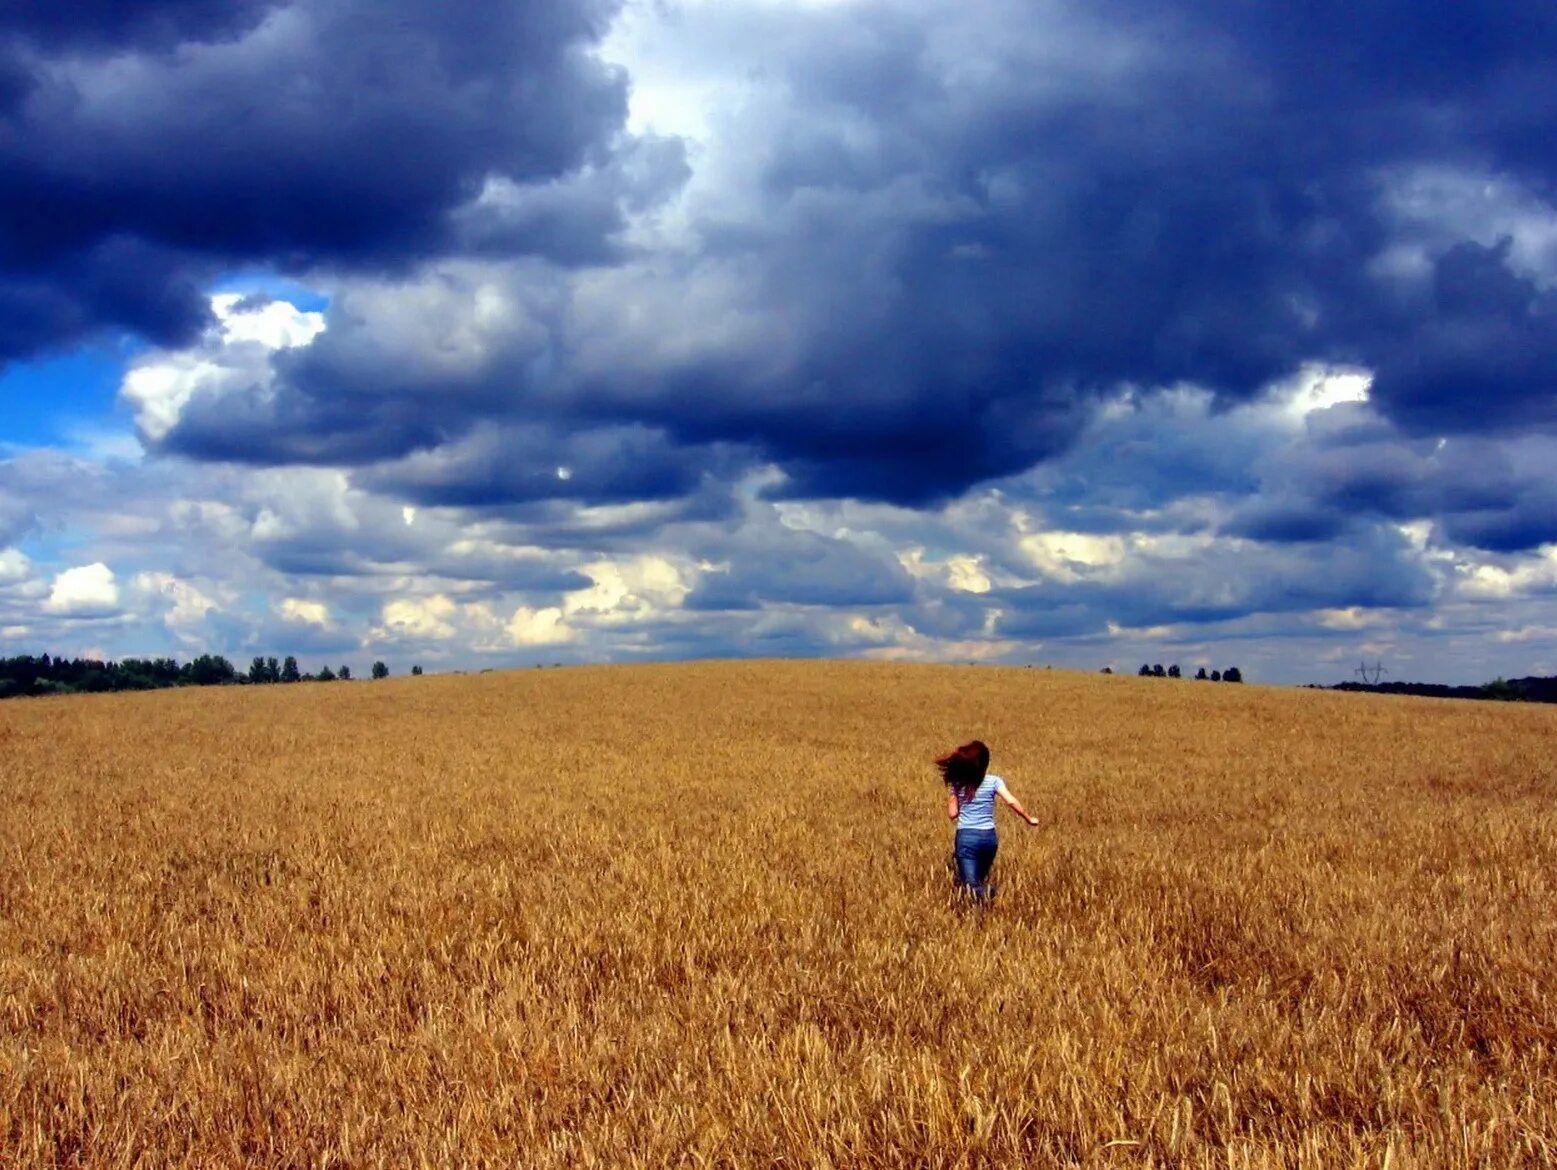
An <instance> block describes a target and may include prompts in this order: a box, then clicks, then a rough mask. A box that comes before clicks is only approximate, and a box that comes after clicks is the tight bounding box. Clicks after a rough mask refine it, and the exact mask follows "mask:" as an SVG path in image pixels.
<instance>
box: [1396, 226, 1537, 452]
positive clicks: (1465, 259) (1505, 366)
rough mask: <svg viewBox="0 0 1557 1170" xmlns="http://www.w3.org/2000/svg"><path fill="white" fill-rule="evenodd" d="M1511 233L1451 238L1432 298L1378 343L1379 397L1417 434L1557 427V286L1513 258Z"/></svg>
mask: <svg viewBox="0 0 1557 1170" xmlns="http://www.w3.org/2000/svg"><path fill="white" fill-rule="evenodd" d="M1511 248H1512V240H1510V239H1507V238H1505V239H1504V240H1503V241H1502V242H1501V243H1499V244H1497V245H1496V246H1494V247H1483V246H1481V245H1479V244H1475V243H1462V244H1457V245H1456V246H1454V247H1453V248H1451V249H1450V250H1449V251H1447V252H1446V253H1444V254H1443V255H1442V256H1440V257H1439V258H1438V259H1437V261H1436V263H1435V264H1434V267H1433V281H1432V289H1431V297H1430V298H1426V297H1424V298H1423V303H1422V304H1421V305H1420V306H1419V308H1418V312H1417V314H1416V316H1415V317H1414V318H1413V319H1411V320H1409V321H1407V322H1404V323H1402V325H1401V327H1400V328H1398V329H1397V330H1396V331H1395V333H1394V334H1393V335H1392V336H1390V337H1389V338H1387V339H1384V340H1382V341H1381V342H1380V343H1379V346H1378V351H1377V371H1378V376H1377V380H1376V382H1375V386H1374V393H1375V397H1376V399H1377V401H1378V403H1379V406H1380V407H1381V409H1383V410H1384V411H1385V412H1386V413H1387V414H1388V415H1389V416H1390V417H1391V418H1393V419H1395V420H1396V421H1397V422H1399V423H1400V424H1401V425H1402V426H1404V427H1406V428H1408V429H1410V430H1412V431H1414V432H1416V433H1418V434H1423V433H1426V434H1444V433H1448V434H1463V433H1466V432H1488V433H1497V432H1504V433H1507V432H1518V431H1522V430H1529V429H1542V430H1548V431H1550V430H1552V429H1553V428H1554V427H1557V293H1553V292H1552V291H1551V290H1549V289H1543V288H1542V287H1540V286H1538V285H1537V284H1536V283H1535V281H1533V280H1531V279H1530V278H1529V277H1527V276H1522V275H1520V274H1518V273H1516V272H1515V271H1514V270H1513V268H1512V267H1511V264H1510V259H1509V254H1510V250H1511Z"/></svg>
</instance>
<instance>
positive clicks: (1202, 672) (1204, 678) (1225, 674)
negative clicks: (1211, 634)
mask: <svg viewBox="0 0 1557 1170" xmlns="http://www.w3.org/2000/svg"><path fill="white" fill-rule="evenodd" d="M1103 673H1104V674H1113V673H1114V670H1113V667H1111V666H1105V667H1104V668H1103ZM1135 673H1136V674H1138V675H1140V676H1141V677H1142V678H1183V677H1184V675H1183V672H1182V671H1180V670H1179V664H1178V663H1177V662H1175V663H1174V664H1173V665H1172V666H1170V667H1168V668H1167V669H1166V670H1164V669H1163V668H1162V663H1160V662H1158V663H1155V664H1152V663H1146V662H1143V663H1141V669H1140V670H1138V671H1136V672H1135ZM1195 680H1196V681H1197V682H1230V683H1241V682H1243V671H1241V670H1239V669H1238V668H1237V667H1236V666H1229V667H1228V668H1227V669H1226V670H1213V671H1212V672H1211V673H1210V674H1207V673H1206V668H1205V667H1203V666H1202V667H1201V668H1200V669H1199V670H1197V671H1196V672H1195Z"/></svg>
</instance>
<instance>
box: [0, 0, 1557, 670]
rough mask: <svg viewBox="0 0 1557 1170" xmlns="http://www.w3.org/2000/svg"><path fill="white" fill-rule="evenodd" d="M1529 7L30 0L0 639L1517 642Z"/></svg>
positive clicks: (1522, 608) (1553, 616)
mask: <svg viewBox="0 0 1557 1170" xmlns="http://www.w3.org/2000/svg"><path fill="white" fill-rule="evenodd" d="M1554 67H1557V9H1554V8H1553V7H1552V6H1551V5H1550V3H1549V0H1506V2H1504V3H1500V4H1496V5H1439V6H1433V5H1420V4H1415V3H1410V4H1408V3H1405V2H1404V0H1353V2H1350V3H1347V4H1345V5H1341V4H1337V3H1331V2H1329V0H1317V2H1315V3H1311V4H1304V5H1249V4H1246V3H1241V2H1239V3H1233V2H1229V0H1151V2H1150V3H1146V2H1144V0H962V2H961V3H958V4H946V3H944V2H932V0H525V2H522V3H520V2H515V0H488V2H484V3H480V4H475V3H471V4H455V5H451V4H448V3H447V2H446V0H139V2H138V3H135V4H130V5H126V4H123V3H120V2H118V0H78V2H76V3H71V4H68V5H62V4H59V3H57V0H15V2H13V3H10V4H7V5H6V6H5V7H4V9H3V10H0V654H20V653H41V652H44V651H47V652H50V653H56V654H58V653H63V654H67V655H77V654H93V655H105V656H110V657H123V656H129V655H165V654H171V655H175V656H178V657H181V658H188V657H190V656H192V655H194V654H198V653H203V652H213V653H222V654H225V655H227V656H228V657H230V658H232V659H233V660H234V661H236V662H238V663H239V665H240V666H242V665H244V664H246V662H247V660H248V658H249V657H251V656H253V655H256V654H264V655H277V656H282V655H287V654H292V655H296V656H297V657H298V658H299V659H300V661H301V662H302V664H303V666H304V668H305V669H317V668H318V667H319V666H322V665H325V664H329V665H331V666H338V665H340V664H342V663H345V664H349V665H352V666H353V669H354V670H358V671H361V670H362V669H364V668H365V666H366V665H367V664H368V663H370V662H372V661H374V660H376V659H382V660H384V661H385V662H387V663H388V664H389V665H390V667H391V669H392V670H395V671H397V672H401V671H404V670H407V669H409V667H410V665H411V664H412V663H417V664H420V665H422V666H423V667H424V668H425V669H427V670H429V671H436V670H453V669H462V670H470V669H481V668H486V667H496V668H503V667H515V666H529V665H533V664H536V663H545V664H550V663H555V662H563V663H571V662H601V661H634V660H642V659H677V658H691V657H707V656H720V657H725V656H798V655H804V656H827V657H864V658H877V659H902V660H931V661H956V662H990V663H1011V664H1031V665H1052V666H1056V667H1070V668H1079V669H1088V670H1098V669H1101V668H1102V667H1104V666H1109V667H1112V668H1113V669H1114V670H1116V671H1117V670H1128V671H1133V670H1135V669H1136V668H1137V667H1138V666H1139V665H1141V664H1142V663H1158V662H1160V663H1164V664H1170V663H1178V664H1179V665H1180V666H1181V668H1182V669H1183V670H1184V671H1185V672H1186V673H1193V672H1194V670H1195V669H1197V668H1199V667H1201V666H1204V667H1206V668H1207V669H1215V668H1225V667H1227V666H1231V665H1237V666H1238V667H1240V669H1241V670H1242V672H1243V674H1244V676H1245V677H1246V678H1247V679H1249V680H1251V681H1262V682H1274V683H1305V682H1321V683H1332V682H1338V681H1342V680H1344V679H1348V678H1351V677H1353V674H1354V671H1355V670H1356V668H1357V666H1358V664H1359V662H1360V661H1363V660H1366V661H1367V662H1368V663H1369V664H1370V665H1371V664H1373V663H1376V662H1381V663H1382V664H1383V665H1384V667H1385V668H1386V669H1387V671H1388V672H1389V673H1388V675H1387V676H1386V677H1389V678H1397V679H1418V680H1425V681H1444V682H1472V683H1474V682H1484V681H1487V680H1489V679H1491V678H1494V677H1497V676H1504V677H1516V676H1522V675H1526V674H1554V673H1557V473H1554V468H1557V396H1554V391H1557V153H1554V152H1553V151H1552V149H1551V142H1552V141H1553V131H1554V129H1557V82H1554V81H1553V80H1552V78H1554V77H1557V68H1554Z"/></svg>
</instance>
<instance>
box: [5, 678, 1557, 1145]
mask: <svg viewBox="0 0 1557 1170" xmlns="http://www.w3.org/2000/svg"><path fill="white" fill-rule="evenodd" d="M975 734H977V735H981V736H982V737H983V738H985V739H987V740H988V741H989V742H990V743H991V745H992V746H993V747H994V750H995V761H996V770H998V771H999V772H1000V773H1001V774H1002V775H1004V776H1005V777H1006V778H1007V779H1008V780H1009V781H1010V783H1011V785H1012V787H1013V788H1014V789H1015V790H1016V791H1017V792H1018V794H1019V795H1021V796H1022V798H1023V799H1024V800H1025V801H1026V802H1027V804H1028V806H1029V807H1030V808H1032V809H1033V810H1034V811H1035V812H1037V813H1039V815H1041V816H1042V817H1043V819H1044V822H1045V823H1044V827H1043V828H1041V829H1039V830H1028V829H1026V828H1025V827H1024V826H1020V825H1018V824H1017V823H1016V822H1015V820H1014V818H1013V819H1012V820H1009V821H1007V822H1005V824H1004V826H1003V835H1002V845H1001V854H1000V859H999V861H998V863H997V865H996V874H997V878H998V880H999V881H1000V884H1001V892H1000V896H999V899H998V901H997V903H996V905H995V906H994V907H992V908H991V909H989V910H987V911H978V910H970V909H966V908H959V907H958V906H956V905H954V904H953V902H952V900H951V899H950V898H949V896H948V880H947V872H946V855H947V850H948V845H949V835H950V834H949V829H948V826H947V823H946V821H945V820H944V817H943V815H942V812H941V793H940V790H939V789H938V787H937V784H936V782H935V780H934V778H933V774H932V772H931V770H930V768H929V766H928V763H927V761H928V760H929V758H930V757H931V756H932V755H933V754H934V753H935V752H937V751H938V750H942V749H944V748H945V747H947V746H950V745H952V744H954V743H956V742H960V741H961V740H963V739H965V738H968V737H969V736H971V735H975ZM1554 747H1557V710H1554V709H1551V708H1537V707H1524V706H1505V705H1494V704H1482V705H1473V704H1462V703H1450V702H1433V701H1426V700H1410V699H1389V698H1376V697H1365V696H1357V695H1348V696H1341V695H1330V694H1320V693H1314V692H1303V691H1278V690H1271V689H1264V688H1258V687H1243V688H1239V687H1229V686H1212V685H1209V684H1196V683H1191V682H1168V681H1161V680H1142V679H1135V678H1101V677H1089V676H1079V675H1071V674H1061V673H1048V672H1043V671H1022V670H995V669H982V668H980V669H973V668H968V667H903V666H889V665H866V664H817V663H812V664H774V663H762V664H742V663H724V664H707V665H698V666H663V667H632V668H598V669H596V668H581V669H571V670H559V671H544V672H540V671H530V672H522V673H515V674H506V675H487V676H479V677H468V678H423V679H415V680H411V679H405V680H396V681H391V682H388V683H371V684H369V683H354V684H351V685H340V684H336V685H311V684H309V685H301V686H294V687H271V688H261V689H245V690H236V689H234V690H226V691H210V690H202V691H186V692H179V693H161V694H150V695H125V696H105V697H101V698H72V699H61V700H37V701H25V702H13V703H8V704H5V705H4V706H3V707H0V808H3V810H4V811H3V812H0V1163H5V1164H6V1165H8V1166H9V1165H13V1164H14V1165H17V1166H29V1167H30V1166H93V1167H97V1166H104V1167H113V1166H131V1165H137V1166H148V1167H149V1166H160V1165H180V1166H213V1167H215V1166H223V1167H226V1166H238V1165H252V1166H304V1165H307V1166H311V1167H320V1166H332V1165H334V1166H342V1165H348V1166H350V1165H360V1166H369V1165H394V1166H411V1165H428V1166H461V1165H503V1166H519V1165H522V1166H525V1167H547V1166H564V1165H566V1166H611V1167H632V1166H644V1167H658V1166H680V1165H689V1166H690V1165H726V1166H828V1165H831V1166H838V1167H843V1166H882V1167H887V1166H892V1167H896V1166H907V1165H912V1166H975V1165H1017V1164H1027V1165H1035V1166H1047V1165H1084V1166H1114V1165H1117V1166H1182V1167H1193V1166H1202V1165H1204V1166H1211V1165H1216V1166H1226V1165H1233V1166H1245V1165H1246V1166H1312V1167H1341V1166H1353V1165H1384V1164H1386V1163H1391V1164H1393V1165H1394V1166H1399V1167H1404V1166H1434V1167H1438V1166H1446V1167H1452V1166H1488V1167H1505V1166H1511V1165H1541V1164H1552V1163H1553V1162H1554V1161H1557V1051H1554V1041H1557V1023H1554V1022H1557V946H1554V921H1553V906H1554V899H1553V893H1554V890H1553V887H1554V884H1557V878H1554V874H1557V816H1554V808H1553V797H1554V795H1557V790H1554V782H1553V775H1552V759H1553V754H1554V752H1553V749H1554Z"/></svg>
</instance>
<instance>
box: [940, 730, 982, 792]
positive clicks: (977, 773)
mask: <svg viewBox="0 0 1557 1170" xmlns="http://www.w3.org/2000/svg"><path fill="white" fill-rule="evenodd" d="M935 766H936V767H937V768H939V769H940V770H941V778H942V779H943V780H945V781H946V783H947V784H949V785H951V787H952V789H953V790H954V791H956V793H957V794H958V795H959V796H967V795H971V794H972V792H973V790H974V789H975V788H977V787H978V786H979V785H980V784H981V783H983V781H984V773H985V772H987V771H989V748H988V747H986V746H985V744H984V741H983V740H981V739H975V740H972V741H970V742H968V743H965V744H963V745H962V746H961V747H960V748H957V749H956V750H955V751H950V752H947V753H946V754H945V755H944V756H942V757H940V759H938V760H936V761H935Z"/></svg>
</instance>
